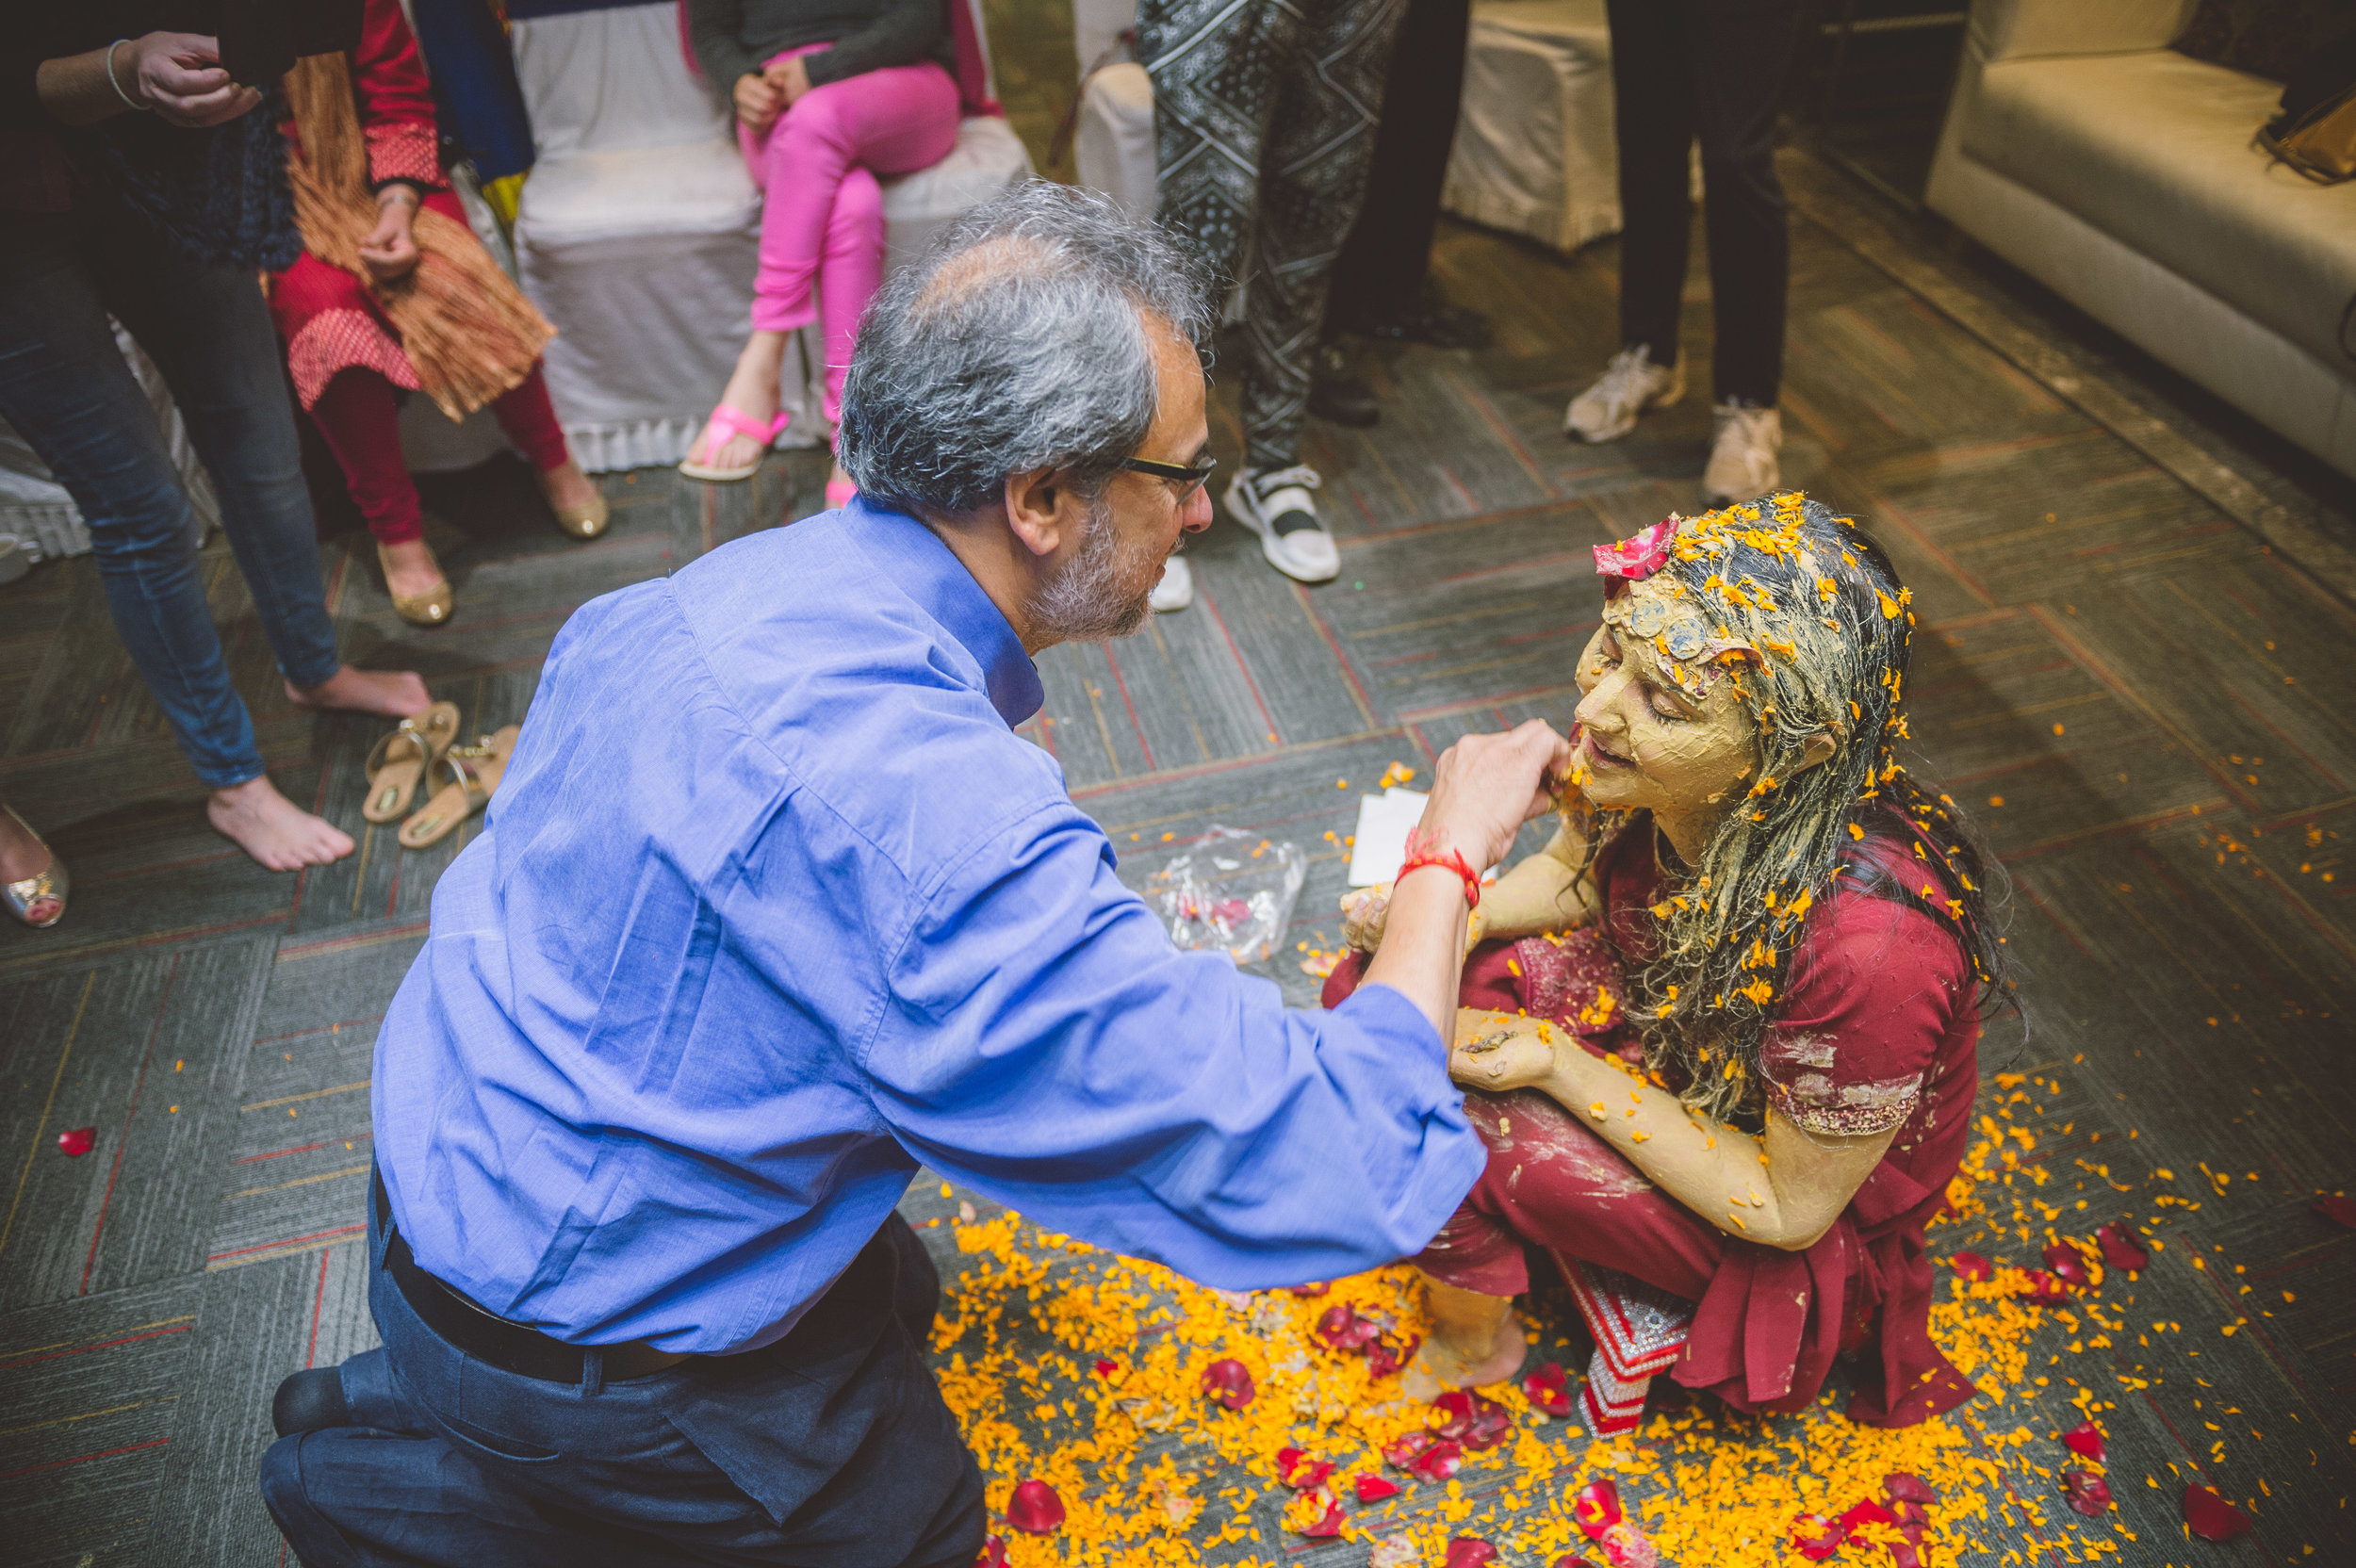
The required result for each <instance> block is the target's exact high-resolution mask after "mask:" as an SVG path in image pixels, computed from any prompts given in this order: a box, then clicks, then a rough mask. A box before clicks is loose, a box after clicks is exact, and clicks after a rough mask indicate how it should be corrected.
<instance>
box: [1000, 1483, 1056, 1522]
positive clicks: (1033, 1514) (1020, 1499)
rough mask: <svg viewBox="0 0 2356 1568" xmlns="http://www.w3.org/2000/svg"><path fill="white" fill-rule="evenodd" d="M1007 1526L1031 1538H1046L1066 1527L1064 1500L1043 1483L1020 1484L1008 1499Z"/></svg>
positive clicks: (1052, 1488) (1016, 1485) (1017, 1484)
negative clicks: (1053, 1531) (1052, 1531)
mask: <svg viewBox="0 0 2356 1568" xmlns="http://www.w3.org/2000/svg"><path fill="white" fill-rule="evenodd" d="M1006 1523H1007V1524H1009V1525H1012V1526H1013V1527H1015V1528H1016V1529H1019V1530H1023V1531H1025V1532H1027V1533H1029V1534H1032V1535H1045V1534H1047V1533H1048V1532H1049V1531H1051V1530H1055V1529H1057V1528H1060V1527H1062V1525H1063V1499H1062V1498H1061V1497H1058V1496H1056V1495H1055V1488H1054V1487H1052V1486H1050V1485H1048V1484H1047V1483H1046V1482H1045V1481H1042V1480H1027V1481H1017V1482H1015V1484H1014V1495H1013V1496H1012V1497H1009V1498H1008V1499H1006Z"/></svg>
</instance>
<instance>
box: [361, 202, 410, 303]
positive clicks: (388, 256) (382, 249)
mask: <svg viewBox="0 0 2356 1568" xmlns="http://www.w3.org/2000/svg"><path fill="white" fill-rule="evenodd" d="M360 265H361V266H363V267H365V268H367V269H368V276H369V277H371V278H373V279H375V280H376V281H377V282H378V283H391V282H392V281H393V280H394V279H396V278H405V277H407V276H408V275H409V274H410V273H411V272H412V271H414V270H417V192H416V191H414V190H411V189H410V188H408V187H407V186H402V185H394V186H386V187H385V188H384V190H383V191H382V192H380V193H379V195H378V205H377V209H376V227H375V228H373V229H371V230H369V231H368V237H367V238H366V239H363V240H362V241H360Z"/></svg>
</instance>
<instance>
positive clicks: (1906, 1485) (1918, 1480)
mask: <svg viewBox="0 0 2356 1568" xmlns="http://www.w3.org/2000/svg"><path fill="white" fill-rule="evenodd" d="M1882 1491H1883V1492H1884V1493H1885V1494H1887V1495H1889V1497H1890V1501H1891V1502H1893V1503H1924V1504H1928V1503H1935V1502H1937V1501H1939V1494H1938V1493H1936V1492H1933V1491H1932V1490H1931V1488H1930V1483H1929V1482H1927V1481H1925V1480H1923V1479H1922V1477H1920V1476H1912V1475H1908V1474H1907V1473H1906V1471H1904V1470H1893V1471H1891V1472H1890V1474H1889V1475H1887V1476H1884V1477H1883V1478H1882Z"/></svg>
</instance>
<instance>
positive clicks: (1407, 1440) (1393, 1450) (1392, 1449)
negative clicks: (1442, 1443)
mask: <svg viewBox="0 0 2356 1568" xmlns="http://www.w3.org/2000/svg"><path fill="white" fill-rule="evenodd" d="M1437 1441H1438V1439H1436V1438H1434V1437H1433V1436H1432V1434H1431V1433H1430V1432H1409V1433H1407V1434H1406V1435H1405V1436H1403V1437H1395V1438H1393V1439H1391V1441H1390V1442H1388V1443H1385V1444H1384V1445H1383V1463H1385V1464H1387V1465H1389V1466H1390V1467H1391V1468H1392V1469H1394V1470H1404V1469H1406V1468H1407V1467H1408V1466H1409V1465H1411V1464H1413V1463H1415V1459H1416V1456H1418V1455H1420V1454H1421V1453H1422V1452H1423V1451H1424V1450H1425V1449H1427V1448H1429V1447H1431V1446H1432V1444H1434V1443H1435V1442H1437Z"/></svg>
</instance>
